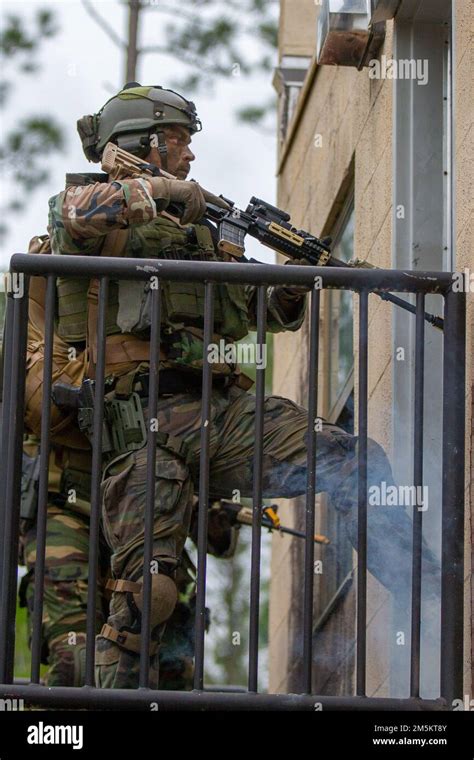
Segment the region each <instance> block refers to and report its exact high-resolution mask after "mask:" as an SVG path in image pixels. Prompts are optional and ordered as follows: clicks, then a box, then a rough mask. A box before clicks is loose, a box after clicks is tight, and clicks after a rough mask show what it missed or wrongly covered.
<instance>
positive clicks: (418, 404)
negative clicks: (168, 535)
mask: <svg viewBox="0 0 474 760" xmlns="http://www.w3.org/2000/svg"><path fill="white" fill-rule="evenodd" d="M11 272H12V273H22V274H23V275H24V293H23V297H15V294H14V293H12V292H10V293H9V294H8V298H7V311H6V330H5V342H4V357H5V361H4V365H5V366H4V385H3V387H4V397H3V425H2V449H1V460H0V466H1V480H0V486H1V493H0V496H1V502H0V507H1V509H0V531H1V534H2V536H1V538H2V541H3V555H2V568H1V576H0V582H1V590H2V595H1V609H0V697H2V698H10V697H17V698H23V699H24V700H25V701H27V702H28V701H29V702H32V703H34V704H39V705H43V706H50V707H74V708H79V707H89V708H101V707H104V708H105V707H108V708H122V709H147V708H148V709H149V705H150V702H151V701H153V700H159V704H160V709H194V710H202V709H208V710H213V709H229V710H234V709H257V710H258V709H272V710H273V709H277V710H292V709H311V710H313V709H314V704H315V702H316V701H317V702H319V703H320V704H321V706H322V708H323V709H328V710H347V709H350V710H380V709H382V710H384V709H386V710H413V709H428V710H435V709H446V707H449V705H450V704H451V701H452V700H453V698H455V697H456V696H457V695H460V694H462V693H463V691H462V668H463V644H462V641H463V530H464V467H463V463H464V425H465V420H464V404H465V295H464V294H463V293H453V292H452V290H451V284H452V276H451V274H450V273H441V272H402V271H389V270H370V269H355V270H354V269H342V268H321V267H309V266H306V267H301V266H279V265H265V264H256V263H252V264H244V263H242V264H240V265H238V266H235V265H229V264H227V263H216V262H209V263H208V262H188V261H157V260H156V259H154V260H140V266H137V261H136V260H135V259H119V258H92V257H85V256H50V255H43V256H41V255H35V256H31V255H25V254H15V255H14V256H13V257H12V260H11ZM30 275H41V276H44V277H46V280H47V288H46V312H45V313H46V328H45V355H44V357H45V360H44V367H45V370H44V371H45V377H44V392H43V397H42V421H43V424H42V428H41V444H40V479H39V504H38V518H37V559H36V568H35V595H34V617H33V636H32V645H31V648H32V665H31V682H30V683H29V684H27V685H25V684H15V683H14V678H13V675H14V674H13V660H14V646H15V606H16V593H17V555H18V535H19V510H20V479H21V460H22V442H23V416H24V391H25V359H26V338H27V322H28V297H27V296H28V278H29V276H30ZM57 276H74V277H84V278H90V277H92V276H94V277H98V278H99V279H100V292H99V314H98V340H97V345H98V357H97V368H96V391H97V392H96V404H95V407H94V432H93V442H92V485H91V515H90V554H89V583H88V610H89V611H93V610H95V608H96V606H95V597H96V579H97V572H98V571H97V568H98V552H99V515H100V482H101V445H102V434H101V431H102V423H103V416H104V397H103V390H101V389H103V387H104V376H105V338H106V304H107V293H108V284H109V279H110V278H114V279H120V278H123V279H138V280H146V279H148V278H150V277H151V276H155V277H158V278H159V280H163V281H165V280H177V279H180V280H184V281H188V282H200V283H203V282H204V283H205V313H204V352H205V351H206V347H207V346H208V345H209V344H210V343H211V341H212V334H213V301H214V283H217V282H227V283H251V284H253V285H256V286H257V292H258V301H257V341H258V342H259V343H260V344H263V343H264V342H265V335H266V300H267V286H269V285H292V284H293V285H307V286H309V287H312V286H313V284H314V283H315V282H316V278H317V279H318V280H319V282H322V283H323V288H341V289H350V290H353V291H355V292H356V293H358V298H359V346H358V353H359V369H358V373H359V374H358V426H359V427H358V437H359V447H358V557H357V625H356V627H357V649H356V684H357V686H356V695H347V696H344V697H331V696H324V695H314V694H312V659H313V652H312V649H313V580H314V575H313V565H314V543H313V541H312V537H313V535H314V531H315V492H316V479H317V472H316V444H317V435H318V433H317V430H316V427H315V425H314V424H313V423H314V420H315V419H316V415H317V382H316V380H317V377H318V365H319V341H318V336H319V320H320V290H318V289H315V288H314V289H313V290H312V292H311V296H310V298H311V304H310V331H311V332H310V335H311V338H310V346H309V351H310V361H309V368H310V372H309V387H308V404H307V406H308V431H309V432H308V436H309V437H308V452H307V481H306V541H305V553H304V617H303V642H304V645H303V669H304V673H305V676H304V693H302V694H291V695H287V694H262V693H258V690H257V680H258V657H259V645H258V633H259V597H260V549H261V546H260V542H261V525H260V515H261V513H260V505H261V503H262V461H263V443H262V440H263V425H264V417H263V402H264V390H265V369H264V368H263V367H262V368H260V369H259V371H258V372H257V379H256V390H255V405H256V406H255V447H254V468H253V473H254V482H253V505H254V506H253V526H252V550H251V571H250V572H251V591H250V620H249V632H250V637H249V664H248V692H246V693H229V692H228V691H223V692H221V693H219V692H216V691H215V690H214V689H213V690H212V691H206V690H204V681H203V674H204V635H205V613H204V607H205V597H206V546H207V518H208V514H207V505H208V496H209V440H210V439H209V435H210V429H209V425H206V424H205V423H204V421H205V420H208V419H209V418H210V403H211V391H212V376H211V365H210V363H209V362H208V361H206V360H205V361H204V363H203V374H202V414H201V421H202V422H201V431H200V436H201V437H200V450H201V456H200V470H199V530H198V572H197V604H196V631H195V633H196V643H195V680H194V690H193V691H191V692H172V691H154V690H151V689H149V688H148V667H149V639H150V604H151V577H150V574H149V573H145V574H144V579H145V580H144V587H143V618H142V636H141V659H140V681H139V686H140V688H138V689H131V690H125V689H116V690H112V689H97V688H95V686H94V644H95V627H94V626H95V620H94V615H93V614H89V616H88V627H87V645H86V676H85V686H83V687H53V688H46V687H45V686H42V685H40V678H39V675H40V650H41V620H42V608H43V582H44V570H45V541H46V515H47V502H48V457H49V448H50V426H49V424H48V421H49V419H50V410H51V368H52V359H53V356H52V350H53V335H54V314H55V297H56V277H57ZM320 278H322V280H320ZM388 291H395V292H408V293H416V347H415V426H414V429H415V443H416V445H415V447H414V479H415V485H419V484H421V482H422V479H423V446H422V441H423V437H422V433H423V358H424V331H425V324H424V317H423V315H424V302H425V296H426V295H427V294H429V293H438V294H441V295H442V296H443V297H444V302H445V310H444V317H445V324H444V352H443V420H444V424H443V442H442V467H443V488H442V582H441V647H440V651H441V653H442V656H441V662H440V668H441V671H440V672H441V683H440V693H439V698H437V699H433V700H426V699H420V697H419V693H420V692H419V685H420V622H421V621H420V609H421V606H420V604H421V553H422V525H421V517H422V515H421V512H420V511H418V512H417V511H416V510H415V513H414V521H413V575H412V578H413V585H412V614H411V620H412V637H411V678H410V686H411V688H410V697H409V698H405V699H393V698H374V697H367V696H365V695H366V649H367V645H366V635H367V408H368V400H367V392H368V370H367V367H368V354H369V344H368V303H369V294H370V293H371V292H374V293H375V292H377V293H383V292H388ZM151 293H152V327H151V340H150V347H151V348H150V387H149V419H150V418H154V417H156V413H157V399H158V388H159V345H160V316H159V315H160V288H159V287H158V288H154V289H152V290H151ZM16 295H17V294H16ZM428 329H431V328H428ZM205 355H206V354H205V353H204V356H205ZM149 428H150V426H149ZM147 447H148V448H147V501H146V510H145V552H144V566H149V563H150V560H151V559H152V530H151V528H152V525H153V499H154V473H155V459H156V433H154V432H153V430H152V429H149V430H148V441H147ZM147 563H148V565H147Z"/></svg>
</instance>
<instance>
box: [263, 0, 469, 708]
mask: <svg viewBox="0 0 474 760" xmlns="http://www.w3.org/2000/svg"><path fill="white" fill-rule="evenodd" d="M456 6H457V15H458V23H457V28H456V50H455V71H456V92H455V107H456V129H455V140H456V158H457V167H458V176H457V185H456V201H457V202H456V230H457V262H458V263H457V268H458V269H463V268H464V266H469V267H470V268H471V271H474V262H473V254H472V238H473V234H472V233H473V229H472V225H473V213H472V200H468V198H470V199H472V198H473V197H474V192H473V190H474V189H473V167H474V157H473V134H472V122H473V113H472V93H471V97H470V98H469V96H468V91H467V90H468V86H469V76H471V79H472V49H473V48H472V4H471V3H470V0H459V1H458V2H457V3H456ZM317 13H318V8H317V6H316V5H315V4H314V3H312V2H309V1H308V2H303V3H302V2H301V0H281V30H280V54H281V55H286V54H296V53H297V52H300V51H297V46H298V45H302V46H303V47H304V50H302V51H301V52H302V54H308V52H309V50H310V52H311V54H312V55H314V51H315V40H316V19H317ZM469 17H471V22H470V23H469ZM308 44H309V45H310V47H309V50H308ZM391 51H392V24H391V22H388V23H387V35H386V40H385V43H384V49H383V50H382V51H381V52H382V53H385V54H386V55H387V56H388V57H390V55H391ZM392 86H393V83H392V81H390V80H370V79H369V77H368V76H367V71H365V72H364V71H362V72H358V71H357V70H356V69H352V68H340V67H331V66H322V67H315V66H312V67H311V68H310V71H309V73H308V76H307V81H306V83H305V86H304V87H303V91H302V93H301V95H300V103H299V108H297V111H296V114H295V117H294V118H293V123H292V124H290V129H289V131H288V134H287V137H286V141H285V144H284V145H283V146H280V150H279V156H278V205H279V207H280V208H284V209H287V210H288V211H290V213H291V216H292V221H293V223H294V224H295V226H298V227H301V228H304V229H307V230H309V231H310V232H313V233H315V234H318V235H319V234H323V233H324V234H326V233H327V232H328V231H329V229H330V228H331V225H332V222H333V219H334V217H335V215H337V210H338V208H337V206H335V200H336V195H337V193H338V192H339V191H340V188H341V186H342V185H343V183H344V179H345V178H347V176H348V174H349V173H350V172H351V160H352V157H353V156H354V161H355V163H354V176H355V208H356V217H355V218H356V227H355V241H354V242H355V255H356V256H357V257H360V258H367V259H368V260H369V261H371V262H372V263H374V264H376V265H377V266H381V267H387V268H389V267H390V265H391V246H392V214H391V210H392V185H393V176H392V171H393V170H392V161H393V148H392V117H393V108H392V106H393V98H392ZM317 135H321V138H322V146H321V147H316V146H315V137H316V136H317ZM461 168H462V170H461ZM469 193H470V195H469ZM468 300H469V305H468V309H469V313H468V347H469V346H471V345H472V342H473V320H474V310H473V298H472V296H471V297H470V298H469V299H468ZM371 301H373V303H372V305H371V307H370V313H369V345H372V346H377V350H376V351H371V352H370V362H369V434H370V435H371V436H372V437H373V438H375V439H376V440H377V441H379V442H380V443H381V444H382V445H383V446H384V447H385V448H386V450H387V451H388V453H389V454H390V451H391V446H392V441H391V429H390V425H387V418H388V419H390V410H391V396H392V360H393V357H392V344H391V330H392V323H391V309H390V308H387V305H386V304H384V303H383V302H381V301H379V300H378V299H371ZM323 304H324V301H323ZM323 322H324V311H323ZM355 324H357V313H356V314H355ZM307 338H308V330H307V325H305V326H304V327H303V328H302V330H300V331H299V332H298V333H296V334H291V333H290V334H281V335H278V336H276V339H275V365H274V392H275V393H277V394H280V395H284V396H287V397H289V398H292V399H294V400H295V401H297V402H299V403H304V404H306V389H305V388H304V387H303V385H304V380H303V378H304V377H305V369H306V362H307V354H308V348H307V347H308V343H307ZM354 339H355V345H357V335H355V336H354ZM321 358H322V362H321V377H322V375H323V373H324V356H323V357H321ZM355 370H356V377H357V366H356V368H355ZM467 372H468V383H467V399H466V400H467V409H468V418H467V433H466V442H467V447H468V448H467V452H468V456H467V462H468V464H467V467H466V496H467V499H466V505H467V516H466V535H467V536H468V537H469V536H470V534H471V527H470V526H471V524H472V522H471V515H472V484H471V485H470V473H471V472H472V468H471V458H472V456H473V455H472V433H471V428H472V416H471V415H472V384H473V378H474V366H473V358H472V351H471V353H470V356H469V359H468V367H467ZM356 394H357V389H356ZM384 409H387V410H388V412H389V413H388V415H387V416H385V415H384V414H383V413H381V412H383V410H384ZM371 410H372V412H374V411H375V412H376V413H371ZM321 411H322V413H323V414H325V413H326V412H327V410H326V409H323V410H320V412H321ZM469 505H470V506H469ZM292 506H293V505H292V503H291V502H288V501H282V502H281V515H282V519H283V520H284V521H285V522H286V523H287V524H290V525H291V524H292V520H293V516H294V510H293V508H292ZM470 547H471V541H470V539H469V540H467V541H466V642H465V644H466V669H465V674H466V681H465V683H466V685H465V693H472V690H471V681H470V656H469V655H470V653H471V651H472V644H471V641H470V630H471V629H472V625H471V607H470V601H469V599H470V567H471V564H470ZM323 551H324V550H319V549H318V550H317V552H316V556H317V557H318V556H321V557H324V554H323ZM271 578H272V584H271V597H270V658H269V664H270V684H269V685H270V690H271V691H276V692H284V691H286V690H287V688H288V685H289V683H290V674H289V668H288V657H289V640H290V639H289V633H290V626H291V624H292V614H291V604H292V602H293V604H294V597H295V594H299V593H302V588H301V583H300V582H299V581H298V580H296V581H295V579H294V578H292V544H291V541H282V540H280V539H279V538H275V539H274V542H273V553H272V573H271ZM319 583H324V575H323V576H320V577H319V578H318V577H317V578H316V587H315V593H317V589H318V584H319ZM368 599H369V610H368V621H369V623H368V651H369V652H371V653H373V656H371V658H369V668H368V692H367V693H368V694H376V695H377V696H383V695H385V694H387V693H388V691H387V689H388V661H389V658H388V657H386V656H385V655H384V648H385V647H386V646H387V640H388V615H389V605H388V599H387V594H386V592H385V591H384V589H383V588H382V587H381V586H379V585H378V584H377V582H376V581H375V580H374V579H373V578H370V579H369V595H368ZM385 629H386V630H387V637H386V638H385V639H384V637H383V636H382V638H381V637H380V633H381V631H382V632H383V631H384V630H385ZM341 667H342V663H341Z"/></svg>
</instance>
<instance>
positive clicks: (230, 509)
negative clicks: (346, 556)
mask: <svg viewBox="0 0 474 760" xmlns="http://www.w3.org/2000/svg"><path fill="white" fill-rule="evenodd" d="M211 507H213V508H217V509H221V510H222V511H223V512H225V514H226V515H227V516H228V518H229V521H230V524H231V525H252V520H253V517H252V516H253V513H252V510H251V509H250V508H249V507H243V506H242V504H240V503H239V502H236V501H230V500H228V499H220V500H219V501H214V502H211ZM277 511H278V504H270V505H269V506H264V507H262V518H261V523H262V527H263V528H268V530H269V531H270V532H272V531H274V530H276V531H278V533H287V534H289V535H290V536H296V537H297V538H306V534H305V533H303V532H302V531H300V530H295V529H294V528H286V527H285V526H284V525H282V524H281V522H280V518H279V517H278V514H277ZM314 541H315V543H317V544H324V545H326V544H330V543H331V542H330V540H329V538H327V537H326V536H322V535H320V534H319V533H316V534H315V536H314Z"/></svg>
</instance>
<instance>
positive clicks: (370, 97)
mask: <svg viewBox="0 0 474 760" xmlns="http://www.w3.org/2000/svg"><path fill="white" fill-rule="evenodd" d="M280 5H281V15H280V35H279V57H280V63H279V67H278V68H277V71H276V73H275V79H274V85H275V87H276V89H277V91H278V95H279V130H280V139H279V149H278V161H277V175H278V200H277V205H278V206H279V207H280V208H283V209H285V210H287V211H289V212H290V214H291V218H292V223H293V224H294V225H295V226H296V227H298V228H302V229H306V230H309V231H310V232H312V233H313V234H315V235H318V236H323V235H331V236H332V237H333V240H334V249H333V250H334V253H335V255H336V256H338V257H339V258H343V259H345V260H348V259H350V258H352V257H356V258H358V259H363V260H366V261H368V262H370V263H371V264H374V265H376V266H378V267H383V268H393V269H418V270H444V271H454V270H456V271H464V269H465V268H468V269H469V270H470V273H472V272H474V257H473V249H472V239H473V232H474V231H473V218H474V215H473V208H472V199H473V197H474V187H473V186H474V156H473V150H474V149H473V144H474V140H473V120H474V114H473V105H472V104H473V102H474V99H473V97H472V73H473V72H472V56H473V5H472V3H471V2H470V0H456V2H455V3H454V1H453V2H450V1H449V0H440V1H439V2H438V0H431V1H430V2H427V0H400V2H398V1H397V2H392V3H391V2H388V0H381V2H370V1H369V2H368V3H366V0H362V2H359V0H354V1H352V0H349V1H348V0H330V1H329V0H321V1H319V0H281V3H280ZM351 6H359V8H358V10H359V11H360V10H361V6H362V8H363V7H366V8H367V17H368V20H370V17H371V14H372V17H373V18H375V20H377V19H379V18H380V17H382V21H381V22H380V21H378V23H377V24H376V25H374V26H373V27H372V31H373V36H372V40H370V39H369V41H368V43H367V35H366V37H365V38H364V39H365V43H364V44H366V43H367V44H368V45H369V50H368V53H367V54H366V56H365V64H369V65H365V66H362V67H360V69H359V68H358V67H357V66H356V65H354V61H360V60H361V58H360V54H358V55H357V56H356V55H355V53H354V45H355V44H356V43H357V44H359V43H358V40H359V36H358V35H359V32H358V31H357V24H356V23H355V22H354V25H353V27H351V29H349V31H347V29H348V28H347V25H346V33H345V36H344V35H343V34H339V36H337V35H336V34H335V35H334V37H333V38H330V37H329V36H328V35H329V31H330V27H331V24H333V26H334V25H337V23H339V24H340V27H341V29H343V28H344V23H346V21H345V20H344V19H342V15H343V14H344V12H345V11H347V10H348V9H349V10H350V7H351ZM329 11H331V14H332V15H331V18H330V19H329V31H328V24H327V20H328V18H329ZM336 12H339V13H340V16H339V19H337V18H336V15H337V14H336ZM376 13H378V14H379V15H378V16H374V15H373V14H376ZM322 14H326V20H324V19H323V17H322ZM354 18H355V17H354ZM318 19H319V35H318ZM341 19H342V20H341ZM351 23H352V22H351ZM361 28H364V23H362V24H361ZM365 30H367V19H365ZM331 40H334V44H333V47H331V45H330V44H329V43H330V42H331ZM354 40H355V41H356V42H354ZM371 44H372V45H373V47H372V48H370V45H371ZM351 45H352V49H351ZM344 55H346V60H345V63H346V65H331V62H332V61H334V59H337V57H338V56H340V58H339V60H342V58H343V56H344ZM331 56H333V58H332V61H331ZM351 56H352V61H351ZM318 59H319V60H318ZM321 61H326V63H323V62H321ZM348 61H349V62H351V63H352V65H347V63H348ZM373 61H376V63H375V64H374V63H373ZM390 61H394V62H392V63H391V64H390ZM400 61H404V62H406V64H405V65H406V68H405V69H403V68H400V65H399V64H400ZM417 67H418V68H417ZM390 70H391V72H392V73H391V74H390V73H389V72H390ZM394 70H395V71H396V73H397V74H398V76H397V78H394V76H393V71H394ZM472 279H474V277H473V278H472ZM471 288H472V290H474V284H473V285H471ZM369 302H370V304H369V435H370V436H371V437H372V438H375V439H376V440H377V441H378V442H379V443H381V444H382V445H383V446H384V447H385V449H386V451H387V452H388V453H389V455H390V458H391V461H392V464H393V469H394V474H395V478H396V480H397V482H399V483H410V482H412V481H411V480H410V479H411V478H412V473H411V466H412V465H411V462H412V457H413V444H412V438H413V435H412V433H413V431H412V424H413V423H412V416H413V394H414V388H413V382H412V379H411V378H412V375H413V361H414V320H413V319H412V318H411V315H408V314H406V313H404V312H401V311H400V310H397V309H396V308H394V307H392V306H391V305H389V304H387V303H384V302H382V301H381V300H380V299H377V298H376V297H374V296H372V297H371V298H370V299H369ZM440 308H441V299H440V298H439V297H437V296H429V297H428V299H427V309H428V311H432V312H434V313H439V309H440ZM354 310H355V313H354ZM356 317H357V298H354V299H353V297H352V294H350V293H348V292H342V291H332V292H330V291H325V292H324V294H323V296H322V321H321V334H320V342H321V361H320V370H319V408H318V414H320V415H322V416H323V417H325V418H326V419H328V420H330V421H332V422H338V424H340V425H342V426H343V427H346V428H347V429H349V430H351V431H352V430H355V431H356V432H357V419H354V416H356V415H354V403H353V400H354V394H355V396H356V397H357V387H354V385H357V380H354V378H357V372H356V371H354V369H355V370H357V337H358V336H357V318H356ZM473 321H474V299H473V297H472V292H471V294H470V295H469V296H468V313H467V347H468V348H467V350H468V358H467V366H466V410H467V419H466V423H467V424H466V475H465V496H466V499H465V504H466V531H465V537H466V539H465V636H464V662H465V666H464V694H469V695H472V672H471V658H472V650H473V646H474V645H473V639H472V615H473V612H472V599H471V590H472V582H471V549H472V516H473V507H474V504H473V486H472V470H473V464H474V454H473V441H474V439H473V432H472V414H473V381H474V362H473V352H472V345H473ZM441 350H442V342H441V338H440V335H438V334H437V331H436V330H434V329H433V328H431V327H427V330H426V365H425V433H424V435H425V451H426V458H425V478H426V483H427V484H428V488H429V494H430V505H429V509H428V510H427V512H426V514H425V516H424V518H423V520H424V531H425V537H426V538H427V540H428V541H429V542H430V544H431V545H432V546H433V547H434V548H435V549H436V550H439V543H440V509H441V503H440V493H441V484H440V475H439V473H440V456H441V445H440V441H441V439H442V430H441V414H440V408H441V407H440V404H441V383H442V373H441V368H442V364H441ZM308 358H309V343H308V324H307V323H306V325H305V326H303V328H302V329H301V330H300V331H299V332H298V333H297V334H288V333H287V334H285V333H283V334H279V335H277V336H275V367H274V393H276V394H279V395H283V396H287V397H289V398H292V399H294V400H295V401H296V402H298V403H301V404H302V405H304V406H306V405H307V377H308V375H307V373H308ZM318 503H319V509H318V510H317V530H318V532H320V533H324V534H327V535H328V536H329V537H330V539H331V542H332V543H331V545H330V546H329V547H324V546H321V547H317V549H316V557H317V559H319V560H321V563H320V564H318V563H316V565H315V576H314V577H315V586H314V596H315V599H314V625H313V648H314V651H313V663H314V668H313V693H316V694H329V695H343V694H353V693H354V651H355V643H354V642H355V602H356V589H355V579H354V571H353V568H354V566H355V553H354V552H353V551H352V548H351V547H350V545H349V544H348V541H347V539H346V538H345V535H344V530H343V525H342V524H341V521H340V518H339V517H338V516H337V515H335V514H334V512H333V510H332V509H331V507H330V505H329V504H328V503H327V499H326V497H325V496H324V495H322V496H319V497H318ZM280 510H281V516H282V520H284V522H285V523H287V524H293V525H294V526H296V527H301V526H302V524H303V520H304V503H303V499H295V500H293V501H291V502H288V501H282V502H281V506H280ZM301 543H302V542H300V543H298V542H297V541H291V540H286V539H285V540H283V539H280V538H279V537H276V538H274V539H273V553H272V572H271V579H272V581H271V589H270V654H269V668H270V684H269V687H270V691H271V692H293V691H300V690H301V677H302V644H301V619H302V598H303V564H302V563H303V560H302V547H301ZM367 621H368V624H367V637H368V652H369V653H370V656H369V658H368V672H367V694H368V695H369V696H395V697H398V696H400V697H402V696H407V694H408V688H409V686H408V667H409V662H408V660H409V655H408V651H409V630H410V618H409V611H407V610H406V609H397V608H396V605H394V604H393V603H392V600H391V598H390V596H389V594H388V592H386V591H385V589H384V588H383V587H382V586H380V585H379V584H378V583H377V582H376V581H375V579H374V578H373V577H371V576H369V586H368V614H367ZM438 626H439V621H438ZM430 627H431V629H433V630H437V625H436V623H431V624H430ZM431 633H432V631H431ZM422 637H423V642H424V649H423V655H422V679H421V682H422V694H421V696H426V697H430V696H436V695H437V694H439V670H438V668H439V642H438V643H437V644H435V643H433V641H431V638H432V637H431V636H430V632H428V631H427V630H426V628H425V629H422ZM434 638H436V635H435V636H434ZM437 690H438V691H437ZM461 696H462V695H460V697H461Z"/></svg>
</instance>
